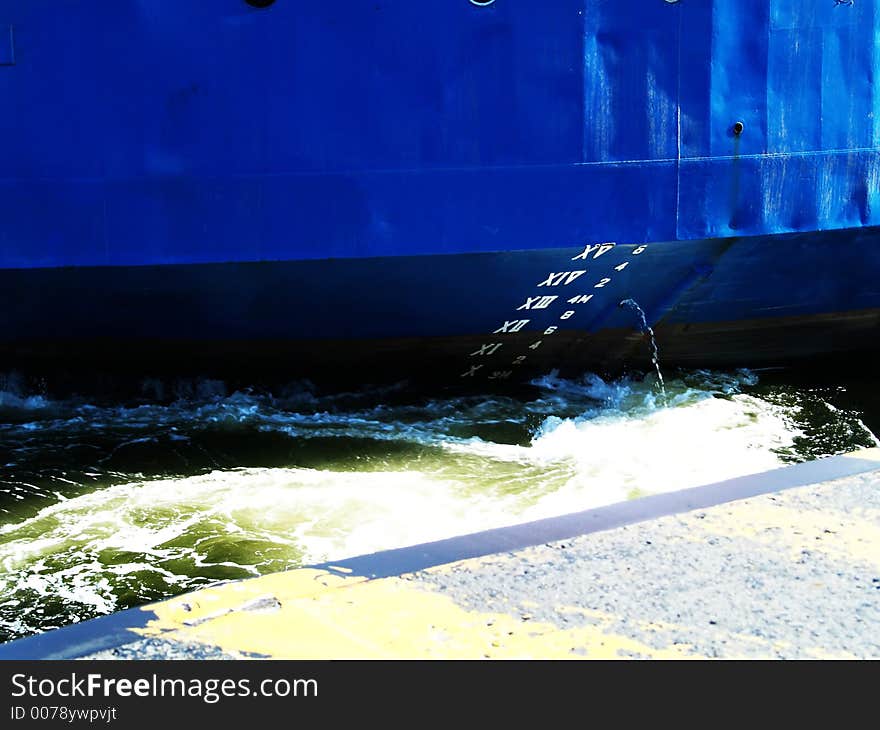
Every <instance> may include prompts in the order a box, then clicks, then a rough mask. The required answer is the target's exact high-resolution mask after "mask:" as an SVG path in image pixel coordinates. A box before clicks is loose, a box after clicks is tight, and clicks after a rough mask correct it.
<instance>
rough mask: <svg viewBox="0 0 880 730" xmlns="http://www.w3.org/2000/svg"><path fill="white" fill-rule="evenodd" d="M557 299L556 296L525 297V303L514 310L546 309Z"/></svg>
mask: <svg viewBox="0 0 880 730" xmlns="http://www.w3.org/2000/svg"><path fill="white" fill-rule="evenodd" d="M557 299H559V297H558V296H555V295H554V296H552V297H526V303H525V304H523V305H522V306H521V307H517V308H516V311H517V312H518V311H520V310H521V309H547V307H549V306H550V305H551V304H552V303H553V302H554V301H555V300H557Z"/></svg>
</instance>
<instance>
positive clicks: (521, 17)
mask: <svg viewBox="0 0 880 730" xmlns="http://www.w3.org/2000/svg"><path fill="white" fill-rule="evenodd" d="M4 29H9V30H10V36H9V37H10V41H9V43H10V45H9V46H8V51H7V50H5V49H6V48H7V46H6V45H5V43H6V41H5V38H6V36H5V32H4ZM877 31H878V18H877V11H876V10H875V4H874V3H872V2H856V3H854V4H852V5H835V4H834V3H833V2H831V0H681V2H678V3H668V2H664V0H550V1H548V2H544V3H534V2H529V1H528V0H497V2H495V3H493V4H491V5H489V6H485V7H478V6H476V5H474V4H473V3H470V2H468V1H467V0H442V1H441V0H432V1H431V2H418V3H416V2H411V1H410V0H376V2H370V3H366V2H356V1H355V0H342V2H338V3H301V2H293V1H292V0H278V1H277V2H275V3H274V4H273V5H272V6H271V7H270V8H267V9H262V10H260V9H255V8H253V7H251V6H249V5H248V4H246V3H245V2H243V1H242V0H217V2H212V3H199V2H190V1H182V0H173V1H172V0H119V1H118V2H114V3H112V4H108V5H107V7H102V8H101V9H100V11H96V10H95V9H94V8H93V7H91V5H89V4H88V3H85V2H83V1H82V0H67V1H66V2H58V1H57V0H29V2H27V3H21V2H14V1H13V0H0V62H3V61H4V59H6V58H7V57H8V56H10V54H11V53H12V51H13V46H12V42H13V41H12V40H11V39H12V38H14V60H15V63H14V65H6V66H0V99H2V100H3V109H4V111H3V113H0V270H2V280H3V281H4V284H5V288H4V290H3V293H2V294H0V297H2V298H0V313H2V314H0V317H2V319H0V323H2V326H0V340H2V341H6V342H13V341H22V340H27V339H29V338H36V339H51V338H53V337H57V336H58V335H59V334H60V333H66V334H68V335H70V336H80V335H83V336H85V335H88V336H91V337H96V338H104V339H113V338H114V337H118V336H119V334H120V333H121V332H124V333H126V334H127V335H130V336H132V337H142V338H150V337H164V338H190V339H192V338H196V339H198V338H200V337H201V338H208V337H210V338H215V339H242V338H243V339H248V338H258V337H264V336H271V337H280V338H286V339H289V338H294V339H298V338H304V339H305V340H309V339H310V338H316V337H324V338H341V339H344V338H350V337H361V338H367V339H370V338H373V339H385V338H395V337H447V338H448V337H455V336H459V335H478V334H480V333H481V332H486V331H489V332H491V331H492V329H491V328H492V327H494V326H497V324H496V323H497V322H498V320H499V319H500V320H501V321H504V317H505V316H506V317H508V318H510V316H511V315H512V312H511V306H513V307H514V308H515V306H516V301H515V300H518V299H520V298H521V296H522V295H524V294H534V293H535V285H536V283H537V282H538V281H539V280H540V278H541V277H542V276H543V275H545V274H546V273H547V271H553V270H556V269H559V270H561V269H562V268H563V267H564V265H565V264H566V262H567V259H568V258H570V257H569V256H568V252H569V251H577V250H578V248H579V247H580V246H582V245H583V244H585V243H587V242H598V241H605V240H610V241H616V242H618V243H620V244H626V245H628V246H632V245H637V244H641V243H648V244H652V245H651V248H650V251H649V253H650V256H647V255H646V258H645V259H644V260H640V261H639V266H638V267H636V266H631V267H629V268H628V269H627V270H626V271H625V272H622V273H621V275H620V276H619V277H618V276H616V277H615V279H614V286H613V289H609V290H607V291H604V292H602V294H603V295H607V296H606V300H607V301H605V304H604V305H602V306H595V307H593V309H591V310H589V313H585V314H583V315H582V314H581V313H579V314H578V316H577V317H574V318H572V319H571V320H567V321H566V322H565V323H563V325H564V326H563V328H564V329H574V330H582V331H586V332H594V331H597V330H600V329H603V328H605V327H613V326H615V324H620V323H621V322H622V319H621V315H618V314H617V313H614V312H613V311H612V310H611V309H610V308H609V307H611V306H612V304H613V302H612V301H611V293H612V291H613V293H614V294H615V296H616V295H617V294H620V295H625V296H628V297H632V298H634V299H636V300H638V301H639V302H641V303H644V304H645V305H646V306H647V308H648V311H649V314H651V316H652V318H653V319H654V321H655V322H657V321H660V322H668V323H669V324H682V323H684V324H686V323H688V322H706V321H717V322H734V321H738V320H742V319H752V318H761V317H765V318H766V317H781V316H788V315H791V316H811V315H828V314H834V313H840V312H849V311H853V310H855V309H863V310H872V309H875V308H878V307H880V301H878V298H880V294H878V291H877V287H876V286H874V284H873V280H874V279H876V273H877V272H878V263H880V262H878V260H877V257H878V254H877V253H876V250H877V245H876V243H877V241H876V239H877V236H878V228H876V227H877V226H880V212H878V211H880V206H878V195H880V185H878V164H880V157H878V149H880V126H878V125H880V115H878V114H875V111H877V107H878V94H877V93H876V91H875V83H874V76H875V73H876V71H877V70H878V68H880V58H878V47H880V46H878V43H877V40H876V38H877V37H878V32H877ZM736 122H741V123H742V125H743V131H742V133H741V134H735V133H734V131H733V130H734V124H735V123H736ZM831 231H839V232H840V235H838V236H836V237H833V238H829V237H828V236H827V235H823V234H827V233H828V232H831ZM790 234H804V235H803V236H802V237H797V236H795V237H794V238H792V237H791V235H790ZM832 240H833V241H836V242H838V243H840V244H841V245H834V246H832V245H831V243H830V241H832ZM624 250H625V249H624V248H623V247H618V253H619V254H620V252H621V251H624ZM505 252H507V253H505ZM515 252H520V254H518V255H514V254H515ZM488 253H495V254H497V255H496V256H495V257H490V258H489V259H486V258H480V257H476V256H475V255H476V254H488ZM399 257H414V258H413V259H410V258H406V260H404V259H403V258H399ZM421 257H430V258H421ZM371 259H375V261H371ZM398 259H399V260H398ZM309 261H315V262H323V264H320V265H317V264H316V266H317V268H303V267H304V266H305V263H306V262H309ZM346 261H347V262H350V265H348V264H344V263H343V262H346ZM605 261H610V259H604V260H603V264H604V262H605ZM244 262H277V263H276V265H275V268H274V270H273V271H270V272H269V273H266V272H267V269H266V268H262V269H259V272H262V273H258V274H255V273H254V272H256V271H258V270H257V269H230V270H223V271H221V270H220V269H216V268H205V269H204V270H203V271H200V272H196V271H194V270H192V269H189V268H186V267H189V266H193V265H203V266H209V265H214V264H240V263H244ZM475 262H480V263H475ZM155 266H168V267H169V269H168V270H167V271H164V272H158V273H157V272H155V271H154V270H153V269H149V267H155ZM102 267H120V268H119V269H118V272H119V273H118V276H117V275H116V274H114V275H113V276H116V278H115V279H114V278H112V277H111V278H110V279H108V278H107V277H106V276H104V277H103V278H102V275H101V274H100V273H99V270H100V269H101V268H102ZM140 267H147V268H148V269H149V270H147V269H145V271H144V272H142V273H138V272H136V271H135V269H137V268H140ZM178 267H179V268H178ZM270 268H272V267H270ZM545 269H546V271H545ZM25 270H41V271H42V274H40V276H42V277H43V278H42V279H41V280H42V281H44V282H49V281H51V282H52V284H51V287H52V288H51V291H48V290H46V291H43V292H41V294H42V295H43V296H41V297H40V298H38V299H37V298H35V297H34V296H33V295H29V294H28V291H29V287H31V286H32V285H33V283H34V281H36V280H37V279H38V278H39V277H37V278H36V279H35V278H34V277H26V276H24V271H25ZM426 271H427V273H425V272H426ZM306 272H308V275H309V276H313V277H315V278H314V279H308V280H305V279H303V278H302V277H303V276H305V275H306ZM368 272H370V273H368ZM374 273H375V276H374ZM820 273H821V276H819V274H820ZM252 274H253V276H254V278H251V276H252ZM150 277H153V279H155V281H162V280H166V281H167V282H169V283H168V284H167V285H166V286H165V288H164V290H163V288H162V286H158V285H157V286H154V285H153V284H152V283H150V284H149V285H148V284H147V283H145V281H146V280H147V279H150ZM376 277H378V278H376ZM126 281H131V282H140V283H141V284H142V286H141V287H140V288H138V287H137V286H134V285H132V286H126V285H125V282H126ZM377 284H381V286H378V285H377ZM267 286H274V287H276V288H274V289H266V288H265V287H267ZM90 287H100V288H90ZM175 287H178V288H175ZM187 287H188V288H187ZM383 287H386V288H385V289H383ZM172 289H173V291H172ZM230 299H231V300H233V301H229V300H230ZM235 300H237V301H235ZM248 303H249V304H248ZM554 311H555V310H554ZM353 312H357V314H358V315H359V316H357V317H354V316H353ZM560 313H561V312H559V311H557V312H556V316H557V318H558V315H559V314H560ZM542 324H543V320H542V318H541V317H536V318H534V321H532V322H531V323H530V325H529V328H528V329H532V328H534V327H540V326H541V325H542ZM827 347H828V346H827V343H817V345H816V347H815V348H813V350H814V351H817V352H818V351H822V350H823V348H824V349H827ZM743 358H744V359H745V360H747V359H748V353H747V352H744V353H743Z"/></svg>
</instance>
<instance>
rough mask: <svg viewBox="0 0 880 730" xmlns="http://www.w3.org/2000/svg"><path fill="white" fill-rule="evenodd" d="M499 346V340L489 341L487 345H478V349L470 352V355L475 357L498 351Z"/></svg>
mask: <svg viewBox="0 0 880 730" xmlns="http://www.w3.org/2000/svg"><path fill="white" fill-rule="evenodd" d="M500 347H501V343H500V342H490V343H489V344H488V345H480V349H479V350H476V351H475V352H472V353H471V355H470V356H471V357H476V356H480V355H492V354H494V353H496V352H498V349H499V348H500Z"/></svg>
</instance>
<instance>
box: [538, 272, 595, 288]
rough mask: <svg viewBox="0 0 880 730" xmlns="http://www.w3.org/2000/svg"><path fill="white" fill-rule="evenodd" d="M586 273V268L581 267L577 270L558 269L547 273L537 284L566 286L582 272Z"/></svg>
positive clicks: (581, 274) (582, 273)
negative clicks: (556, 271)
mask: <svg viewBox="0 0 880 730" xmlns="http://www.w3.org/2000/svg"><path fill="white" fill-rule="evenodd" d="M586 273H587V270H586V269H581V270H579V271H560V272H559V273H558V274H557V273H550V274H548V275H547V278H546V279H544V281H542V282H541V283H540V284H538V286H559V285H560V284H562V286H568V285H569V284H571V282H573V281H574V280H575V279H578V278H580V277H581V276H583V275H584V274H586Z"/></svg>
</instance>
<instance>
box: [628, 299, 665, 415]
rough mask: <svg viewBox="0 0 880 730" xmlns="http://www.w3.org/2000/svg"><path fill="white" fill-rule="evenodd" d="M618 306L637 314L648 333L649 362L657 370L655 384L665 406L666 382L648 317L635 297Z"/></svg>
mask: <svg viewBox="0 0 880 730" xmlns="http://www.w3.org/2000/svg"><path fill="white" fill-rule="evenodd" d="M620 306H621V307H626V308H627V309H631V310H632V311H634V312H635V313H636V314H638V315H639V320H640V325H641V330H642V332H644V333H645V334H646V335H648V340H649V342H650V344H651V364H652V365H653V366H654V370H655V371H656V372H657V384H658V385H659V386H660V395H661V397H662V398H663V405H664V406H666V405H668V400H667V396H666V383H665V382H664V381H663V373H662V372H661V371H660V351H659V350H658V349H657V340H656V338H655V337H654V330H653V329H651V327H649V326H648V319H647V317H646V316H645V310H644V309H642V308H641V307H640V306H639V303H638V302H637V301H636V300H635V299H624V300H623V301H622V302H621V303H620Z"/></svg>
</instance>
